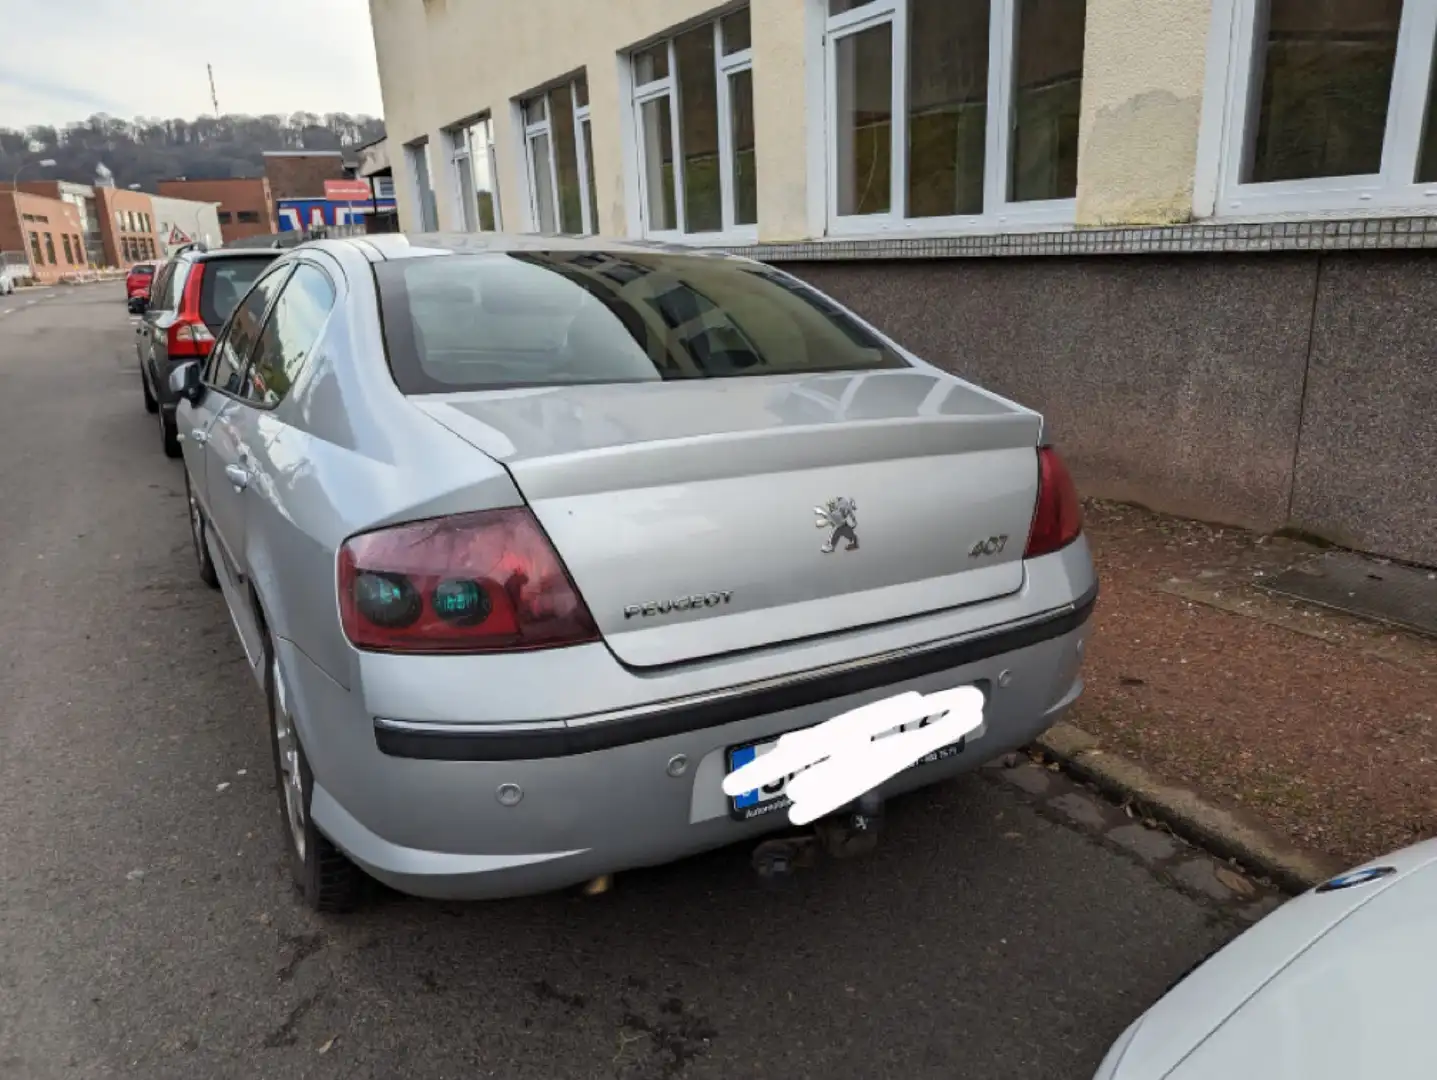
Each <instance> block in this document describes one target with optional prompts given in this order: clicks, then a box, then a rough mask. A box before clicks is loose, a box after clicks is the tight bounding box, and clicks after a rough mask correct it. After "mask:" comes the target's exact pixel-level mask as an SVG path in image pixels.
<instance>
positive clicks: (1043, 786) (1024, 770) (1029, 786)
mask: <svg viewBox="0 0 1437 1080" xmlns="http://www.w3.org/2000/svg"><path fill="white" fill-rule="evenodd" d="M998 775H999V776H1001V777H1002V778H1003V779H1004V780H1006V781H1008V783H1010V784H1012V785H1014V786H1015V787H1020V788H1022V789H1023V790H1024V791H1026V792H1027V793H1028V794H1029V795H1045V794H1047V791H1048V788H1049V787H1050V786H1051V785H1052V782H1053V781H1052V774H1051V773H1049V772H1048V770H1047V769H1043V768H1040V767H1039V766H1037V765H1031V764H1029V765H1019V766H1017V767H1016V768H1013V769H1002V770H1000V771H999V773H998Z"/></svg>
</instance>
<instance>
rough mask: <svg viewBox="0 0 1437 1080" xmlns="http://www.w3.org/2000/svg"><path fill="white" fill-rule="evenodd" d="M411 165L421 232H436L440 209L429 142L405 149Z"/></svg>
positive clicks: (420, 142)
mask: <svg viewBox="0 0 1437 1080" xmlns="http://www.w3.org/2000/svg"><path fill="white" fill-rule="evenodd" d="M404 156H405V159H406V160H407V162H408V165H409V177H410V179H411V180H412V181H413V183H414V192H415V194H416V195H418V196H419V231H420V232H434V231H435V230H436V229H438V228H439V208H438V206H437V205H436V204H435V201H434V185H433V184H432V183H431V182H430V177H431V176H433V175H434V173H433V170H432V169H430V167H429V140H428V139H421V140H419V142H416V143H410V144H409V145H408V146H406V147H405V148H404Z"/></svg>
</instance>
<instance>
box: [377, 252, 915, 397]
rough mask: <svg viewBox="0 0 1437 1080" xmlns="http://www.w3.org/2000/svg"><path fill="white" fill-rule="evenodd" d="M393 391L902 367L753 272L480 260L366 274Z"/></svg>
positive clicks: (801, 296) (821, 303)
mask: <svg viewBox="0 0 1437 1080" xmlns="http://www.w3.org/2000/svg"><path fill="white" fill-rule="evenodd" d="M375 277H376V279H377V281H378V283H379V295H380V305H381V313H382V315H383V322H384V335H385V344H386V346H387V348H388V351H389V364H390V369H391V370H392V371H393V373H394V380H395V382H396V383H398V385H399V388H400V389H401V390H402V391H404V392H405V393H406V394H428V393H445V392H451V391H459V390H491V389H498V388H503V387H518V386H564V385H574V384H579V383H615V382H653V381H658V380H663V379H713V378H735V377H739V376H745V375H786V374H795V373H803V372H820V371H853V370H865V369H873V368H894V367H907V366H908V364H907V361H905V360H904V359H903V358H902V357H901V356H900V355H899V354H898V353H896V352H895V351H894V350H893V349H891V348H890V347H889V346H887V345H885V344H884V343H883V342H882V341H881V340H879V339H878V338H877V337H876V336H875V335H874V334H873V333H871V332H870V331H868V330H867V329H865V328H864V327H863V326H862V325H860V324H859V323H858V322H856V321H855V320H854V319H853V318H852V317H851V316H849V315H847V314H846V313H845V312H844V311H842V310H841V309H840V308H838V307H837V306H836V305H834V304H833V303H832V301H829V300H827V299H826V298H824V297H823V296H822V295H820V294H819V293H817V292H815V291H814V290H812V289H810V288H808V287H807V286H805V285H803V284H801V283H799V282H796V281H794V280H793V279H791V278H789V277H787V276H785V275H783V274H779V273H776V272H774V271H772V270H770V269H768V268H766V267H763V266H760V265H757V264H754V263H747V262H741V261H738V260H732V259H721V258H717V257H714V256H709V255H699V254H695V255H685V254H669V253H665V252H655V253H653V254H650V253H647V252H644V253H638V254H634V253H628V252H625V253H622V254H618V253H613V252H598V251H593V252H584V251H559V252H531V251H525V252H507V253H496V252H486V253H482V254H457V255H442V256H430V257H418V258H410V259H399V260H394V261H391V262H385V263H379V264H377V265H376V266H375Z"/></svg>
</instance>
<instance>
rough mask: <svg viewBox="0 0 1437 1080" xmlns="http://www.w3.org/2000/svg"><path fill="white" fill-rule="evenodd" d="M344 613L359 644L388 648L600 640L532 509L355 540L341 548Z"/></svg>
mask: <svg viewBox="0 0 1437 1080" xmlns="http://www.w3.org/2000/svg"><path fill="white" fill-rule="evenodd" d="M339 614H340V621H341V622H342V623H343V625H344V633H345V635H346V636H347V637H348V638H349V640H350V641H351V642H353V643H354V644H355V645H356V646H357V647H359V648H361V649H372V650H376V651H379V652H421V653H425V652H428V653H441V652H442V653H478V652H504V651H512V650H517V649H542V648H552V647H554V646H558V645H574V644H578V643H579V642H584V641H594V640H596V639H597V638H598V636H599V631H598V628H597V627H596V626H595V625H594V620H593V617H592V616H591V615H590V614H589V609H588V607H587V606H585V604H584V601H583V599H582V598H581V597H580V596H579V592H578V590H577V589H575V588H574V584H573V582H572V581H570V580H569V575H568V573H567V572H566V571H565V570H564V566H563V564H562V563H561V562H560V561H559V556H558V554H557V553H556V552H555V551H554V548H553V546H552V545H551V544H550V543H549V538H548V537H547V536H545V535H544V532H543V530H542V529H540V528H539V523H538V522H537V521H535V520H534V516H533V514H531V513H530V512H529V511H528V510H527V509H525V508H522V507H518V508H514V509H506V510H484V511H480V512H477V513H472V514H458V515H456V516H454V517H446V518H437V519H435V520H433V521H421V522H416V523H415V524H412V525H400V526H398V527H396V528H392V529H381V530H379V531H377V532H372V533H365V534H363V535H362V536H356V537H353V538H352V539H350V540H349V541H347V542H346V543H345V545H344V546H343V547H342V548H340V550H339Z"/></svg>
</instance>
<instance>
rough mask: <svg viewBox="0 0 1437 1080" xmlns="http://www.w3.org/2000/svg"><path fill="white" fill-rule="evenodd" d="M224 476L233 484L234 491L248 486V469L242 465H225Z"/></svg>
mask: <svg viewBox="0 0 1437 1080" xmlns="http://www.w3.org/2000/svg"><path fill="white" fill-rule="evenodd" d="M225 476H226V477H228V479H229V482H230V483H231V484H233V485H234V486H235V490H236V491H243V490H244V489H245V488H247V487H249V470H248V469H246V468H245V467H244V466H243V465H226V466H225Z"/></svg>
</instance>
